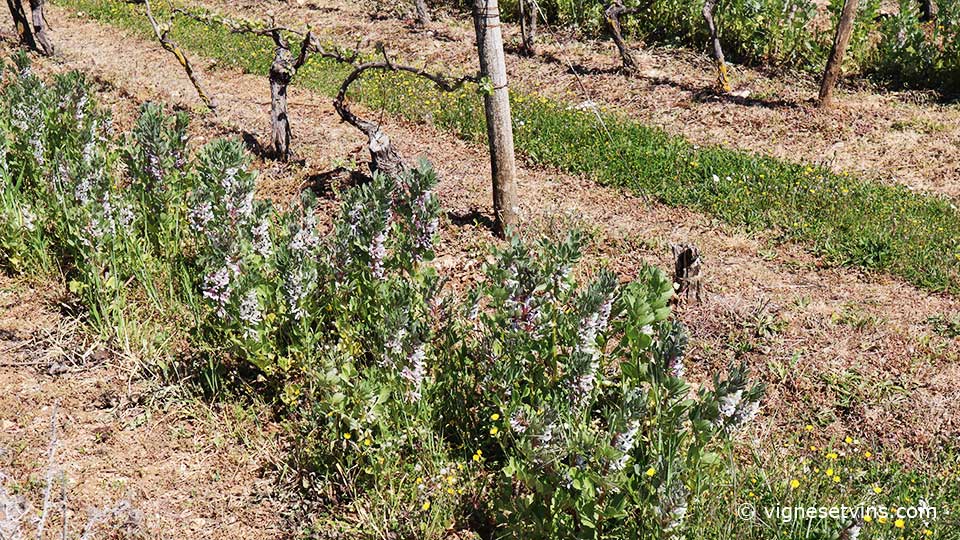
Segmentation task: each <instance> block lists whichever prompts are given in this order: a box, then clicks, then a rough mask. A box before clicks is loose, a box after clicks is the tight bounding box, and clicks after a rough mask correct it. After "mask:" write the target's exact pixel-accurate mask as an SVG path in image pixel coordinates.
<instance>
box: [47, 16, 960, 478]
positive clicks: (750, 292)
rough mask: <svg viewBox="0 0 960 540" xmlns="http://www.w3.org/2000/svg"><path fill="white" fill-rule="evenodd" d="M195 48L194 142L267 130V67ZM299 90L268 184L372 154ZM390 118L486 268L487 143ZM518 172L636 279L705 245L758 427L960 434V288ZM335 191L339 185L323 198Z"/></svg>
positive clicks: (537, 204) (85, 40) (75, 48)
mask: <svg viewBox="0 0 960 540" xmlns="http://www.w3.org/2000/svg"><path fill="white" fill-rule="evenodd" d="M337 13H339V16H341V17H345V15H344V12H337ZM49 18H50V19H51V23H52V26H53V28H54V29H55V32H54V38H55V39H56V41H57V44H58V46H59V47H60V50H61V51H62V55H63V56H62V58H61V59H60V65H59V66H58V68H57V69H74V68H75V69H81V70H83V71H86V72H88V73H91V74H92V75H94V76H95V77H97V78H98V79H100V80H102V81H106V82H108V83H109V84H110V85H112V87H113V90H111V91H110V95H117V96H123V98H122V100H121V101H120V102H117V103H109V104H110V105H111V106H113V107H114V108H115V109H116V110H118V111H120V112H122V111H129V110H130V109H131V108H132V105H131V104H130V103H129V102H130V101H133V102H136V101H141V100H145V99H154V100H162V101H164V102H167V103H170V104H174V105H179V106H182V107H190V108H196V107H197V106H198V101H197V99H196V98H195V95H194V92H193V90H192V89H191V87H190V86H189V84H188V83H187V81H186V79H185V77H184V76H183V73H182V71H181V70H180V67H179V66H178V65H177V64H176V61H175V60H174V59H173V58H172V57H171V56H170V55H168V54H167V53H165V52H164V51H162V50H161V49H160V48H159V47H158V46H156V44H154V43H151V42H146V41H143V40H140V39H137V38H135V37H132V36H124V37H123V39H117V35H118V33H120V31H119V30H117V29H115V28H106V27H103V26H100V25H98V24H97V23H94V22H91V21H89V20H87V19H84V18H83V17H82V16H77V15H76V14H71V13H68V12H67V11H64V10H61V9H50V13H49ZM195 62H196V63H197V64H199V66H200V67H201V69H203V70H204V71H205V77H206V81H207V84H208V86H209V89H210V90H211V91H212V92H213V93H215V94H216V95H218V96H219V98H220V104H221V105H220V111H219V114H218V116H217V117H211V116H206V117H204V118H203V119H201V120H199V121H197V122H195V124H194V126H193V127H192V134H193V137H194V140H195V142H202V141H204V140H207V139H209V138H210V137H211V136H215V135H220V134H225V133H226V134H230V133H233V134H241V133H244V132H247V133H249V134H250V135H252V136H254V137H256V138H257V139H258V140H260V141H264V140H267V137H268V133H267V127H268V126H267V118H268V109H269V102H268V97H269V93H268V89H267V88H268V86H267V81H266V79H265V78H262V77H257V76H252V75H245V74H242V73H239V72H236V71H224V70H220V69H210V63H209V62H206V61H204V60H203V59H200V58H195ZM132 66H150V69H148V70H140V69H133V68H132ZM291 92H292V93H291V111H292V120H293V132H294V137H295V144H296V149H297V151H298V152H299V154H300V155H301V156H303V157H305V158H306V163H305V164H303V165H290V166H278V165H274V164H270V163H265V162H263V161H260V160H257V162H256V166H258V167H260V168H261V170H262V172H263V177H262V179H261V187H260V191H261V195H262V196H267V197H271V198H275V199H277V200H280V201H284V200H289V197H291V196H293V195H295V194H296V193H297V192H298V190H299V189H300V188H301V187H303V186H305V185H312V186H313V187H318V186H317V182H316V181H317V179H318V178H322V177H323V176H324V173H328V172H330V171H331V170H332V169H334V168H335V167H336V166H337V165H338V164H341V163H345V162H348V161H350V160H351V159H355V160H357V161H358V162H360V163H363V162H365V161H366V159H367V156H366V153H365V145H364V142H365V141H363V140H362V138H361V136H360V135H359V134H358V133H356V132H354V131H352V130H351V129H349V128H348V127H347V126H344V125H342V124H340V123H339V122H338V118H337V117H336V115H335V113H334V112H333V110H332V107H331V106H330V104H329V102H328V101H327V100H325V99H324V98H322V97H321V96H317V95H314V94H311V93H309V92H306V91H303V90H301V89H293V90H292V91H291ZM385 127H386V130H387V132H388V133H390V135H391V137H393V138H394V140H395V142H396V143H397V145H398V147H399V150H400V151H401V152H402V153H403V154H404V155H406V156H408V157H412V156H418V155H424V156H426V157H427V158H429V159H430V160H431V161H433V162H434V163H435V164H436V167H437V169H438V172H439V175H440V178H441V182H440V186H439V190H438V192H439V195H440V197H441V202H442V204H443V205H444V207H445V208H446V209H447V210H448V211H449V220H448V221H447V222H446V223H445V224H444V226H443V227H442V238H441V245H440V249H439V255H440V256H439V258H438V261H437V266H438V267H440V269H441V271H442V272H444V273H445V274H447V275H450V276H451V277H454V279H455V280H457V281H459V282H466V281H470V280H472V279H475V278H476V277H477V276H478V273H479V266H480V261H481V260H482V254H483V247H484V246H485V245H488V244H489V243H491V242H493V241H494V240H493V238H492V236H491V234H490V232H489V230H488V229H487V228H486V226H484V225H483V223H484V219H485V218H484V217H483V216H484V215H486V214H485V212H486V210H485V209H486V208H487V207H488V205H489V201H490V188H489V184H488V182H489V181H488V180H487V171H488V167H489V162H488V159H487V157H486V154H485V149H483V148H479V147H476V146H472V145H468V144H467V143H464V142H463V141H460V140H458V139H455V138H453V137H452V136H450V135H448V134H445V133H441V132H437V131H435V130H433V129H431V128H429V127H424V126H413V125H410V124H406V123H403V122H398V121H396V120H393V119H387V120H386V122H385ZM519 185H520V192H521V204H522V209H523V212H524V217H525V221H526V222H527V223H528V224H529V225H528V226H529V227H531V228H539V229H542V228H543V227H545V226H546V225H545V224H549V223H550V222H551V221H556V220H561V221H566V222H573V223H579V224H581V225H582V226H585V227H587V228H588V229H589V230H590V231H592V232H593V233H594V237H593V243H592V247H591V252H590V253H589V261H590V262H591V263H592V264H596V263H601V262H605V263H607V264H609V265H610V266H611V267H612V268H613V269H615V270H616V271H618V272H620V273H621V275H622V276H623V277H624V279H629V278H631V277H633V276H634V275H636V272H637V269H638V268H639V267H640V266H641V264H643V263H651V264H656V265H658V266H659V267H661V268H668V267H669V265H670V264H671V261H670V255H669V247H668V244H669V243H670V242H681V241H686V242H693V243H695V244H696V245H698V246H699V247H700V249H701V250H702V252H703V253H704V254H705V257H706V268H707V273H708V277H707V288H708V291H709V294H708V297H707V300H706V301H705V302H704V303H702V304H700V305H690V306H686V307H682V308H680V309H679V310H678V316H679V317H680V319H681V320H682V321H683V322H685V323H686V324H687V325H688V326H689V327H690V329H691V331H692V334H693V342H694V343H695V351H694V354H693V355H692V357H691V364H692V365H691V371H692V372H693V373H695V374H696V375H697V376H706V375H707V374H709V373H711V372H713V371H714V370H717V369H720V368H722V367H723V366H725V365H726V364H727V363H728V362H729V361H731V360H745V361H747V362H748V363H749V364H750V365H751V366H752V367H753V369H754V370H756V372H757V373H758V374H759V376H760V377H762V378H763V379H764V380H766V381H767V382H768V383H770V387H769V390H768V398H767V400H766V402H765V419H764V421H762V422H760V423H759V424H758V425H759V427H758V428H757V433H755V434H754V435H755V436H756V438H757V440H760V441H762V442H765V443H776V441H777V440H778V436H779V435H782V434H784V433H788V432H792V431H794V430H797V429H800V428H801V427H802V426H803V425H805V424H807V423H813V424H816V425H819V426H823V429H822V430H820V431H819V433H820V434H821V436H822V437H823V438H824V439H829V438H833V437H842V436H844V435H846V434H849V435H852V436H854V437H858V438H862V439H863V440H865V441H867V442H868V443H869V444H873V445H875V446H876V447H878V448H880V452H878V453H879V454H881V455H886V456H887V457H891V458H897V459H904V460H916V461H922V460H923V459H924V458H929V457H931V456H932V454H934V453H935V452H936V449H937V448H940V445H942V444H947V443H949V441H955V440H956V438H957V437H958V436H960V406H958V405H957V403H958V399H960V364H958V362H957V360H958V351H960V340H956V339H951V338H948V337H944V336H941V335H939V334H938V333H936V332H935V331H934V326H933V325H932V324H931V320H932V319H933V318H937V317H944V316H946V317H949V316H951V315H955V314H957V313H958V312H960V301H958V300H957V299H956V298H952V297H948V296H943V295H937V294H930V293H927V292H925V291H920V290H917V289H915V288H913V287H911V286H909V285H906V284H904V283H903V282H901V281H899V280H896V279H892V278H889V277H886V276H878V275H865V274H862V273H860V272H858V271H855V270H851V269H847V268H827V267H824V265H823V264H822V262H821V261H820V260H818V259H817V258H815V257H812V256H810V255H809V254H808V253H806V252H805V251H804V250H803V249H802V248H800V247H798V246H793V245H781V246H774V245H771V244H770V242H768V241H766V240H765V239H764V238H762V237H761V238H757V237H749V236H745V235H743V234H742V233H739V232H737V231H735V230H731V229H730V228H727V227H724V226H722V225H719V224H717V223H716V222H714V221H712V220H711V219H710V218H707V217H705V216H703V215H700V214H697V213H694V212H690V211H687V210H684V209H675V208H668V207H665V206H662V205H658V204H652V203H649V202H647V201H644V200H643V199H641V198H639V197H635V196H632V195H630V194H627V193H624V192H622V191H619V190H615V189H609V188H603V187H599V186H597V185H596V184H594V183H593V182H591V181H590V180H588V179H585V178H580V177H576V176H571V175H566V174H562V173H559V172H557V171H553V170H549V169H543V168H535V167H529V166H521V167H520V170H519ZM335 205H336V201H335V200H333V197H332V195H329V194H327V199H326V204H325V207H324V209H325V210H332V209H333V208H335ZM478 209H479V210H478ZM474 217H476V218H477V219H474Z"/></svg>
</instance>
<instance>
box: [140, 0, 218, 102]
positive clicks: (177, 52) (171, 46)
mask: <svg viewBox="0 0 960 540" xmlns="http://www.w3.org/2000/svg"><path fill="white" fill-rule="evenodd" d="M143 3H144V5H145V6H146V9H147V20H149V21H150V26H151V27H153V33H154V35H155V36H157V40H158V41H160V45H161V46H162V47H163V48H164V49H166V50H167V51H170V53H171V54H173V55H174V56H175V57H176V58H177V62H180V65H181V66H183V69H184V71H186V72H187V77H188V78H189V79H190V84H192V85H193V87H194V88H195V89H196V90H197V94H198V95H199V96H200V99H201V100H203V103H204V104H205V105H206V106H207V108H208V109H210V110H211V111H216V110H217V100H216V98H214V97H211V96H210V94H208V93H207V91H206V90H204V88H203V84H202V83H201V82H200V75H199V74H198V73H197V72H196V71H194V69H193V64H191V63H190V59H189V58H187V55H186V54H184V52H183V50H182V49H181V48H180V46H179V45H177V43H176V42H175V41H173V40H172V39H170V28H171V27H172V26H173V24H172V19H171V22H169V23H167V24H165V25H162V26H161V25H160V24H159V23H158V22H157V19H156V18H154V16H153V9H151V7H150V0H144V2H143Z"/></svg>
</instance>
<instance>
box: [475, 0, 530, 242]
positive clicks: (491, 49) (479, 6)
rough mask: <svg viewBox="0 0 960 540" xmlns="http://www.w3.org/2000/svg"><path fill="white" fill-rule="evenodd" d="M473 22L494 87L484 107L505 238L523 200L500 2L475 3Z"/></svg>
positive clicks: (484, 74) (499, 220) (482, 0)
mask: <svg viewBox="0 0 960 540" xmlns="http://www.w3.org/2000/svg"><path fill="white" fill-rule="evenodd" d="M473 22H474V28H475V30H476V33H477V51H478V53H479V56H480V75H481V77H485V78H487V79H488V80H489V82H490V88H487V91H486V92H484V96H483V104H484V113H485V115H486V119H487V139H488V142H489V146H490V169H491V173H492V177H493V211H494V214H495V216H494V218H495V224H496V228H497V233H498V234H500V235H501V236H505V235H506V232H507V231H508V230H509V229H512V228H514V227H516V226H517V225H518V224H519V200H518V198H517V165H516V158H515V156H514V149H513V122H512V120H511V116H510V93H509V90H508V89H507V68H506V64H505V62H504V54H503V34H502V31H501V28H500V7H499V6H498V4H497V0H474V4H473Z"/></svg>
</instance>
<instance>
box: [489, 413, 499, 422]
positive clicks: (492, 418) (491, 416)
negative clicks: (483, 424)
mask: <svg viewBox="0 0 960 540" xmlns="http://www.w3.org/2000/svg"><path fill="white" fill-rule="evenodd" d="M490 419H491V420H493V421H494V422H496V421H497V420H499V419H500V415H499V414H497V413H493V414H491V415H490Z"/></svg>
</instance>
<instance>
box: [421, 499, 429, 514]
mask: <svg viewBox="0 0 960 540" xmlns="http://www.w3.org/2000/svg"><path fill="white" fill-rule="evenodd" d="M420 509H421V510H423V511H424V512H426V511H427V510H429V509H430V501H427V502H425V503H423V506H421V507H420Z"/></svg>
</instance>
